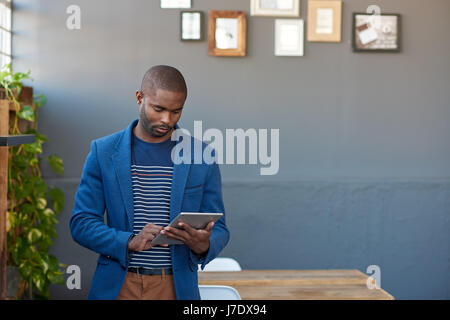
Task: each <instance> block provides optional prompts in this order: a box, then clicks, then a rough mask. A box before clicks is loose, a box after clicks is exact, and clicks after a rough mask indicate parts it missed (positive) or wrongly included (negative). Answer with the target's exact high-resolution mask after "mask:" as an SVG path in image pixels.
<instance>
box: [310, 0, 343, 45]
mask: <svg viewBox="0 0 450 320" xmlns="http://www.w3.org/2000/svg"><path fill="white" fill-rule="evenodd" d="M341 34H342V1H341V0H328V1H318V0H314V1H312V0H311V1H309V2H308V36H307V38H308V41H309V42H341Z"/></svg>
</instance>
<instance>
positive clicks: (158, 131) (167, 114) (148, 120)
mask: <svg viewBox="0 0 450 320" xmlns="http://www.w3.org/2000/svg"><path fill="white" fill-rule="evenodd" d="M149 91H150V90H146V91H145V92H141V91H137V92H136V99H137V102H138V104H139V105H140V110H139V121H140V122H141V124H142V127H143V128H144V129H145V131H146V132H147V133H148V134H149V135H151V136H152V137H154V138H161V137H164V136H166V135H169V136H170V135H171V134H172V132H173V130H174V127H175V124H176V123H177V122H178V120H179V119H180V117H181V111H182V109H183V105H184V102H185V101H186V94H185V93H180V92H173V91H167V90H163V89H156V91H153V92H149Z"/></svg>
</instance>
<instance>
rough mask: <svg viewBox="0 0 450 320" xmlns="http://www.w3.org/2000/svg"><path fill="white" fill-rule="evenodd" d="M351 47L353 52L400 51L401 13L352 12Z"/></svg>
mask: <svg viewBox="0 0 450 320" xmlns="http://www.w3.org/2000/svg"><path fill="white" fill-rule="evenodd" d="M352 48H353V51H354V52H393V53H397V52H400V51H401V15H400V14H397V13H383V14H380V15H373V14H368V13H358V12H354V13H353V22H352Z"/></svg>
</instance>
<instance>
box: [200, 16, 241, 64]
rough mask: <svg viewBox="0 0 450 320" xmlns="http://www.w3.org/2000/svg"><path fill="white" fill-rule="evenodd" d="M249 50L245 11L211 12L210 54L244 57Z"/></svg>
mask: <svg viewBox="0 0 450 320" xmlns="http://www.w3.org/2000/svg"><path fill="white" fill-rule="evenodd" d="M246 48H247V15H246V13H245V12H244V11H223V10H211V11H209V23H208V54H209V55H211V56H228V57H243V56H245V55H246Z"/></svg>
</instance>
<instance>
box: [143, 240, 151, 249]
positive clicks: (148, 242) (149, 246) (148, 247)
mask: <svg viewBox="0 0 450 320" xmlns="http://www.w3.org/2000/svg"><path fill="white" fill-rule="evenodd" d="M152 247H153V245H152V242H151V241H147V242H146V243H145V246H144V250H148V249H151V248H152Z"/></svg>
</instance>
